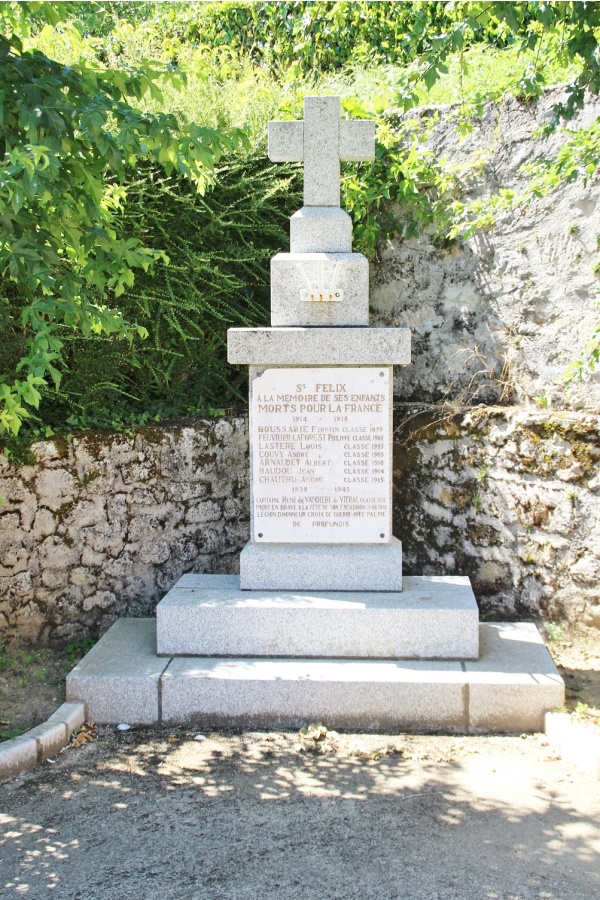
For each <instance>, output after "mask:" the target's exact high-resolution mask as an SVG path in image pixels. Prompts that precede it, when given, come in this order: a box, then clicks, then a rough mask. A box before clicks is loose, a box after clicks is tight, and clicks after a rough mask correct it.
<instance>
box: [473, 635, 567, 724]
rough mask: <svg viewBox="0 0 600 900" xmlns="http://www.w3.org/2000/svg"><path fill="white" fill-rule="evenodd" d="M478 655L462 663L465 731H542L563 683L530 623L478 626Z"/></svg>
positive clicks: (557, 702) (559, 699)
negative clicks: (465, 689) (466, 696)
mask: <svg viewBox="0 0 600 900" xmlns="http://www.w3.org/2000/svg"><path fill="white" fill-rule="evenodd" d="M480 648H481V655H480V658H479V660H477V661H467V662H465V663H464V667H465V675H466V681H467V684H468V685H469V729H470V730H471V731H508V732H519V731H523V732H527V731H543V729H544V715H545V713H546V712H548V710H552V709H554V708H555V707H557V706H561V705H562V704H563V703H564V696H565V693H564V691H565V688H564V682H563V680H562V678H561V677H560V675H559V673H558V670H557V668H556V666H555V665H554V663H553V662H552V659H551V657H550V654H549V653H548V651H547V650H546V647H545V646H544V642H543V641H542V638H541V635H540V633H539V631H538V630H537V628H536V626H535V625H534V624H533V623H532V622H507V623H497V624H496V623H494V624H492V623H482V624H481V625H480Z"/></svg>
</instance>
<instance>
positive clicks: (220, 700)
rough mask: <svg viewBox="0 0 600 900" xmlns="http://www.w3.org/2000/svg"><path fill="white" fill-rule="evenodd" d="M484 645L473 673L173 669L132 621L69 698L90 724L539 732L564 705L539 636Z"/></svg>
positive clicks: (205, 663)
mask: <svg viewBox="0 0 600 900" xmlns="http://www.w3.org/2000/svg"><path fill="white" fill-rule="evenodd" d="M185 583H186V584H188V585H189V583H190V581H189V579H186V582H185ZM186 589H187V590H189V587H187V588H186ZM480 635H481V651H482V652H481V657H480V659H479V660H478V661H474V662H466V663H462V664H461V663H460V662H458V661H452V660H446V661H436V660H392V661H390V660H385V661H384V660H335V659H333V660H332V659H329V660H323V659H276V658H273V659H264V658H263V659H261V658H258V659H257V658H241V657H240V658H233V659H232V658H221V659H218V658H212V659H211V658H206V657H205V658H201V657H177V658H173V659H169V658H164V657H163V658H159V657H157V656H156V654H155V652H154V646H155V623H154V621H152V620H140V619H129V620H121V621H120V622H118V623H117V624H116V625H115V626H113V628H112V629H111V630H110V631H109V632H108V634H106V635H105V636H104V638H103V639H102V641H101V642H100V643H99V644H97V645H96V647H94V648H93V649H92V650H91V651H90V653H89V654H88V656H87V657H85V658H84V659H83V660H82V662H81V663H80V664H79V665H78V666H77V667H76V669H75V670H74V672H73V673H72V674H71V675H70V676H69V678H68V680H67V692H68V695H69V696H74V695H78V696H81V697H83V696H84V695H85V698H86V702H87V703H88V716H89V717H90V718H93V719H95V720H96V721H98V722H106V723H109V722H112V723H117V722H123V721H126V722H128V723H129V724H135V723H139V724H152V723H158V722H163V723H164V724H171V725H175V724H176V725H191V724H196V725H199V726H201V727H221V728H222V727H225V726H230V725H234V726H236V727H244V728H249V727H250V728H251V727H267V728H284V727H285V728H292V727H294V728H295V727H298V726H300V725H305V724H307V723H308V722H310V721H318V720H321V721H324V722H327V724H328V726H329V727H330V728H336V727H337V728H357V729H364V730H372V731H379V730H381V731H386V730H389V729H394V730H395V729H398V728H400V729H401V728H419V729H422V730H428V729H431V730H439V729H448V730H451V731H473V732H478V731H482V730H490V731H516V732H521V731H535V730H539V729H540V727H541V724H543V720H544V714H545V712H547V711H548V710H549V709H551V708H553V707H554V706H556V705H557V704H560V703H561V702H562V698H563V696H564V685H563V683H562V679H561V678H560V676H558V675H557V673H556V670H555V668H554V666H553V663H552V661H551V660H550V656H549V654H548V652H547V651H546V650H545V648H544V646H543V644H542V643H541V640H540V638H539V635H538V633H537V630H536V629H535V627H534V626H533V625H531V624H529V623H516V624H513V623H509V624H497V625H482V626H480ZM90 657H91V659H90ZM161 673H162V674H161ZM509 698H510V702H509ZM494 710H495V712H494ZM540 723H541V724H540ZM32 743H33V744H34V746H35V742H32Z"/></svg>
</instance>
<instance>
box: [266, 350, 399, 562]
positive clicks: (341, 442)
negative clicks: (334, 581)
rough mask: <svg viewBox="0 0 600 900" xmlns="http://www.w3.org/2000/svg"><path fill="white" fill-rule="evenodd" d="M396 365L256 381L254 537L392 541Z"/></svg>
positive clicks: (283, 373)
mask: <svg viewBox="0 0 600 900" xmlns="http://www.w3.org/2000/svg"><path fill="white" fill-rule="evenodd" d="M391 388H392V369H391V367H390V366H378V367H368V368H367V367H360V368H294V369H287V368H286V369H284V368H274V369H266V370H265V371H263V372H262V374H260V375H257V376H256V377H255V378H254V379H253V381H252V387H251V407H250V431H251V435H250V446H251V465H252V511H253V516H252V519H253V539H254V541H256V542H259V543H260V542H264V543H328V544H330V543H337V544H348V543H369V544H371V543H372V544H381V543H387V542H388V541H389V540H390V537H391V465H390V441H391Z"/></svg>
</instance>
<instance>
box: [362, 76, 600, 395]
mask: <svg viewBox="0 0 600 900" xmlns="http://www.w3.org/2000/svg"><path fill="white" fill-rule="evenodd" d="M559 96H560V92H557V91H552V92H549V93H547V94H545V95H544V96H543V97H542V98H541V99H540V101H539V102H538V103H537V104H535V105H526V104H524V103H522V102H521V101H518V100H509V101H507V102H506V104H504V105H503V106H496V105H488V107H487V108H486V110H485V113H484V115H483V116H482V118H481V119H480V120H479V121H477V122H476V123H475V127H474V130H473V132H472V134H471V135H469V137H468V138H467V139H466V140H463V141H461V140H460V138H459V136H458V134H457V132H456V128H455V126H454V124H453V122H452V121H451V119H450V117H449V115H447V114H446V113H447V111H446V113H445V111H444V110H438V111H437V112H436V111H433V110H429V111H425V112H424V113H423V119H424V121H426V122H429V121H430V120H431V119H432V117H433V116H434V115H435V116H439V121H438V123H437V124H436V125H435V126H434V127H433V130H432V133H431V136H430V138H429V148H430V149H431V150H432V152H433V153H434V155H435V157H436V158H437V159H445V160H446V164H447V166H448V168H451V169H452V171H453V172H454V173H455V174H456V175H457V176H458V180H459V183H460V187H459V197H460V199H477V198H486V197H488V196H489V195H490V194H492V193H495V192H496V191H498V190H499V189H502V188H504V189H511V190H515V191H517V192H522V190H523V189H524V187H525V183H526V180H527V176H526V175H525V174H524V173H523V172H522V170H521V166H523V165H526V164H529V163H532V162H535V161H536V160H539V159H541V158H543V157H545V156H548V155H549V154H550V153H551V152H553V151H554V150H556V149H557V147H558V146H559V145H560V144H561V143H563V142H564V141H565V139H566V136H565V135H564V134H560V133H559V134H556V135H554V136H552V137H551V138H549V139H546V140H543V139H541V138H539V137H535V132H536V131H537V130H538V129H539V128H540V127H541V126H542V125H543V124H544V122H546V121H547V120H548V119H549V117H550V115H551V108H552V106H553V104H554V103H555V102H556V100H557V99H559ZM598 115H600V102H599V101H598V100H594V99H593V98H590V101H589V104H587V105H586V107H585V109H584V112H583V113H582V115H581V116H580V118H579V119H577V120H576V121H575V123H574V127H579V125H581V124H590V123H591V122H592V121H594V120H595V119H596V117H597V116H598ZM599 201H600V180H599V179H598V178H597V177H592V178H591V179H590V181H589V182H588V183H587V185H586V184H584V183H583V180H582V179H579V180H577V181H574V182H572V183H571V184H565V185H562V186H561V187H560V188H558V189H557V190H556V191H553V192H552V193H551V194H549V195H548V196H547V197H546V198H544V199H540V200H536V201H534V202H533V203H532V204H531V205H529V206H527V207H524V208H522V209H519V210H516V211H514V212H512V213H510V214H503V215H502V216H501V217H500V218H499V220H498V223H497V224H496V225H495V226H494V227H491V228H488V229H487V230H484V231H483V232H480V233H479V234H477V235H476V236H474V237H472V238H470V239H469V240H467V241H466V242H465V243H464V244H463V243H461V242H460V241H456V242H454V243H453V244H452V245H450V246H448V247H445V248H441V247H438V246H435V245H434V243H432V239H431V235H430V234H427V233H424V234H421V235H420V236H419V237H418V238H411V239H408V240H403V241H400V240H394V241H389V242H388V243H387V244H386V245H385V246H383V247H382V248H381V256H382V258H381V260H380V261H379V262H376V263H374V264H372V266H371V298H370V301H371V322H372V324H375V325H386V326H407V327H409V328H411V329H412V334H413V361H412V365H411V366H409V367H407V368H400V367H398V368H397V369H396V376H395V389H396V396H397V397H398V398H399V399H401V400H403V401H405V402H406V401H412V402H417V401H424V402H431V401H434V402H435V401H438V400H440V399H443V398H450V399H452V400H453V401H459V402H463V403H473V402H476V403H477V402H481V403H488V404H494V403H498V402H501V403H506V402H511V403H526V402H533V403H535V402H537V403H541V404H544V405H548V404H549V405H550V406H551V407H552V408H558V409H586V410H590V411H593V412H598V411H599V410H600V372H599V373H597V374H596V375H595V376H594V377H592V379H591V380H590V381H589V382H587V383H585V384H582V385H574V386H573V387H572V388H571V389H570V390H569V392H568V393H565V391H564V390H563V388H562V387H561V386H560V385H559V384H557V379H560V377H561V375H562V373H563V372H564V370H565V367H566V366H567V364H568V363H569V362H570V361H571V360H573V359H574V358H576V357H578V356H579V355H580V353H581V352H582V351H583V349H584V347H585V345H586V344H587V343H588V342H589V341H590V340H591V338H592V334H593V332H594V329H595V327H596V326H597V325H598V323H599V321H600V312H599V311H598V299H599V294H598V291H599V289H600V202H599ZM397 212H398V213H399V214H400V215H401V211H400V210H397ZM533 398H538V399H537V401H536V400H534V399H533Z"/></svg>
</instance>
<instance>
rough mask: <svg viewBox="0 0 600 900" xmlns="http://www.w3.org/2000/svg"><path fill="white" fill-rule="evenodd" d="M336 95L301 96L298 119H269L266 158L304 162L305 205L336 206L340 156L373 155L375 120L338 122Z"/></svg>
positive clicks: (338, 190)
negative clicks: (302, 107) (301, 102)
mask: <svg viewBox="0 0 600 900" xmlns="http://www.w3.org/2000/svg"><path fill="white" fill-rule="evenodd" d="M340 111H341V109H340V98H339V97H305V98H304V120H303V121H302V122H294V121H292V122H269V157H270V158H271V159H272V160H274V161H276V162H277V161H284V160H303V161H304V203H305V205H306V206H339V205H340V158H341V159H346V160H354V161H358V160H367V159H374V158H375V123H374V122H372V121H356V120H355V121H352V122H347V121H340Z"/></svg>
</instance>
